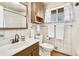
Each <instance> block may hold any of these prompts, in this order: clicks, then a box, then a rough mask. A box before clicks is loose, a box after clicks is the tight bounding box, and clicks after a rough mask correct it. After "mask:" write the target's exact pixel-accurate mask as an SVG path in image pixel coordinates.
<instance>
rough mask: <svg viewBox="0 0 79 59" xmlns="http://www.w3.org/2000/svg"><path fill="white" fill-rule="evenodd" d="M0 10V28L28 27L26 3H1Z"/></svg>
mask: <svg viewBox="0 0 79 59" xmlns="http://www.w3.org/2000/svg"><path fill="white" fill-rule="evenodd" d="M23 3H24V4H23ZM0 10H1V11H0V19H1V20H0V28H26V27H27V3H26V2H18V3H14V2H0Z"/></svg>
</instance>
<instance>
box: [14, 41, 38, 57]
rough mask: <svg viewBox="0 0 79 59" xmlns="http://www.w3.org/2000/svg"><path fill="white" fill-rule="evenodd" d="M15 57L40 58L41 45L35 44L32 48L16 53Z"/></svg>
mask: <svg viewBox="0 0 79 59" xmlns="http://www.w3.org/2000/svg"><path fill="white" fill-rule="evenodd" d="M14 56H39V43H38V42H37V43H35V44H33V45H31V46H30V47H28V48H26V49H24V50H22V51H20V52H18V53H16V54H15V55H14Z"/></svg>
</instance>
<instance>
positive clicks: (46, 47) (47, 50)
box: [39, 43, 54, 56]
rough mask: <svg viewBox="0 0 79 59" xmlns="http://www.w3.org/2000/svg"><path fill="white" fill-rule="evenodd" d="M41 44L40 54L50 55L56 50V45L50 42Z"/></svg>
mask: <svg viewBox="0 0 79 59" xmlns="http://www.w3.org/2000/svg"><path fill="white" fill-rule="evenodd" d="M39 45H40V53H39V55H40V56H50V55H51V51H53V50H54V46H53V45H51V44H49V43H41V44H39Z"/></svg>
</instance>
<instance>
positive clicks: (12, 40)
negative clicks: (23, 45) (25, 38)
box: [11, 34, 19, 43]
mask: <svg viewBox="0 0 79 59" xmlns="http://www.w3.org/2000/svg"><path fill="white" fill-rule="evenodd" d="M18 41H19V35H18V34H15V38H14V39H11V43H16V42H18Z"/></svg>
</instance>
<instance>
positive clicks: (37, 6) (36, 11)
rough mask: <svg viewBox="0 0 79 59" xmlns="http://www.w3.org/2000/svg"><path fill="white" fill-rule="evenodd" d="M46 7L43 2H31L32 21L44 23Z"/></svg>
mask: <svg viewBox="0 0 79 59" xmlns="http://www.w3.org/2000/svg"><path fill="white" fill-rule="evenodd" d="M44 10H45V8H44V4H43V3H42V2H32V3H31V22H32V23H43V22H44V16H45V11H44Z"/></svg>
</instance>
